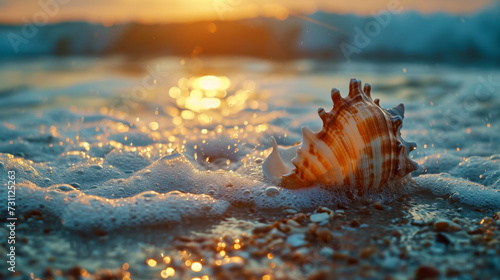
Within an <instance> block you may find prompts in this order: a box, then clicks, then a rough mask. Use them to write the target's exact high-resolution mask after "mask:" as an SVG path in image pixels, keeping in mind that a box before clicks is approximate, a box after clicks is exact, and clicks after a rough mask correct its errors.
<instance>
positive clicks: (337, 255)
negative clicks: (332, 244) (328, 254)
mask: <svg viewBox="0 0 500 280" xmlns="http://www.w3.org/2000/svg"><path fill="white" fill-rule="evenodd" d="M332 257H333V259H335V260H339V261H345V260H347V259H349V258H350V257H351V256H349V252H348V251H345V250H340V251H335V252H334V253H333V256H332Z"/></svg>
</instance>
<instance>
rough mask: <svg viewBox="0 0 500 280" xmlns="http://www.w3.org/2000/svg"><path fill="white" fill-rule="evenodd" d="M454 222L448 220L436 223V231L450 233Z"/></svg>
mask: <svg viewBox="0 0 500 280" xmlns="http://www.w3.org/2000/svg"><path fill="white" fill-rule="evenodd" d="M451 224H452V222H451V221H449V220H446V219H439V220H437V221H435V222H434V231H448V230H450V226H451Z"/></svg>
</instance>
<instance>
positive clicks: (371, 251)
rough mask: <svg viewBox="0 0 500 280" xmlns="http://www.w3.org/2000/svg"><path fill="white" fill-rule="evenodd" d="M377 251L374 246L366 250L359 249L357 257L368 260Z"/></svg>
mask: <svg viewBox="0 0 500 280" xmlns="http://www.w3.org/2000/svg"><path fill="white" fill-rule="evenodd" d="M376 251H377V248H376V247H375V246H370V247H367V248H363V249H361V251H360V252H359V256H360V257H361V258H362V259H368V258H369V257H370V256H371V255H373V254H374V253H375V252H376Z"/></svg>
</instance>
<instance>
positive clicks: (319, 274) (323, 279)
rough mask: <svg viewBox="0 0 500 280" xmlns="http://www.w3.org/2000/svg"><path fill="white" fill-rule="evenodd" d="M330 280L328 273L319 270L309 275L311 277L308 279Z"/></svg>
mask: <svg viewBox="0 0 500 280" xmlns="http://www.w3.org/2000/svg"><path fill="white" fill-rule="evenodd" d="M328 279H330V276H329V274H328V272H326V271H325V270H318V271H316V272H314V273H312V274H311V275H309V277H307V280H328Z"/></svg>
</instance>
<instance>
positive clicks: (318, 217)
mask: <svg viewBox="0 0 500 280" xmlns="http://www.w3.org/2000/svg"><path fill="white" fill-rule="evenodd" d="M329 218H330V216H329V215H328V214H327V213H316V214H312V215H311V217H309V219H310V220H311V222H313V223H319V222H322V221H324V220H328V219H329Z"/></svg>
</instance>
